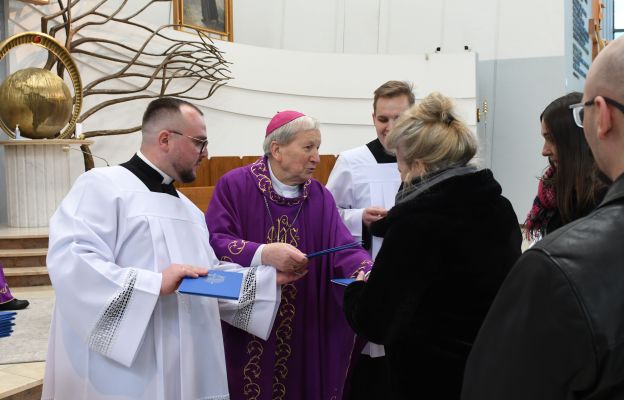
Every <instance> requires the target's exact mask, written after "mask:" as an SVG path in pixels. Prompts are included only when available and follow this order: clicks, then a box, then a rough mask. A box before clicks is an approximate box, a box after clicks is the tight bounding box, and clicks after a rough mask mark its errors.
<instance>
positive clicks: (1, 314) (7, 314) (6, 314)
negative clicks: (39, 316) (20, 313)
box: [0, 311, 17, 321]
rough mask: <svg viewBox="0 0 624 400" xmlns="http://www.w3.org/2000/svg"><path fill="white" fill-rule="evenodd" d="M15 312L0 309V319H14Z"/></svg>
mask: <svg viewBox="0 0 624 400" xmlns="http://www.w3.org/2000/svg"><path fill="white" fill-rule="evenodd" d="M16 315H17V313H16V312H15V311H0V321H4V320H6V319H14V318H15V316H16Z"/></svg>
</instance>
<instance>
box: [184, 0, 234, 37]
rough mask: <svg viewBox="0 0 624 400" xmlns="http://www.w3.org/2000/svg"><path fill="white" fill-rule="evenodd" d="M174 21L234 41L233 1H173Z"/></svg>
mask: <svg viewBox="0 0 624 400" xmlns="http://www.w3.org/2000/svg"><path fill="white" fill-rule="evenodd" d="M173 4H174V6H173V20H174V22H175V23H176V24H181V25H190V26H192V27H194V28H198V29H201V30H203V31H207V32H210V33H213V34H216V35H218V36H221V37H222V38H224V39H227V40H230V41H231V40H232V36H233V35H232V0H173Z"/></svg>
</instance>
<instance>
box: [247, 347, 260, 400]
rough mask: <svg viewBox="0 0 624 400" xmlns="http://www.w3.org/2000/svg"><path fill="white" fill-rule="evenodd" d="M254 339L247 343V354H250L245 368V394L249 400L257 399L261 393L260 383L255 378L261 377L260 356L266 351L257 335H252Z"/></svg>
mask: <svg viewBox="0 0 624 400" xmlns="http://www.w3.org/2000/svg"><path fill="white" fill-rule="evenodd" d="M251 337H252V339H251V340H250V341H249V342H248V343H247V354H249V361H247V364H245V368H243V377H244V378H243V383H244V385H243V394H244V395H245V396H246V398H247V399H248V400H256V399H257V398H258V397H259V396H260V393H261V388H260V385H258V384H257V383H256V382H254V380H257V379H258V378H260V373H261V372H262V368H261V367H260V358H261V357H262V353H264V348H263V347H262V343H260V342H259V341H258V340H256V339H255V336H251Z"/></svg>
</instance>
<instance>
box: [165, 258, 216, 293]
mask: <svg viewBox="0 0 624 400" xmlns="http://www.w3.org/2000/svg"><path fill="white" fill-rule="evenodd" d="M206 274H208V269H207V268H198V267H193V266H191V265H186V264H171V265H170V266H168V267H167V268H165V269H164V270H163V272H162V283H161V285H160V295H161V296H166V295H168V294H171V293H173V292H175V290H176V289H177V288H178V286H180V282H181V281H182V279H183V278H186V277H187V276H188V277H191V278H197V277H198V276H204V275H206Z"/></svg>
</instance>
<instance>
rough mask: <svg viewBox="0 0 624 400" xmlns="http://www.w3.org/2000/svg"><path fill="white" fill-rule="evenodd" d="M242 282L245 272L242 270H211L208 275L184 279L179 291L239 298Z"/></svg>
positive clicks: (221, 297) (222, 297)
mask: <svg viewBox="0 0 624 400" xmlns="http://www.w3.org/2000/svg"><path fill="white" fill-rule="evenodd" d="M242 284H243V274H242V273H240V272H228V271H217V270H210V271H208V275H206V276H200V277H199V278H184V279H182V283H180V287H179V288H178V292H179V293H183V294H192V295H197V296H208V297H217V298H220V299H229V300H238V297H239V296H240V289H241V286H242Z"/></svg>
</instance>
